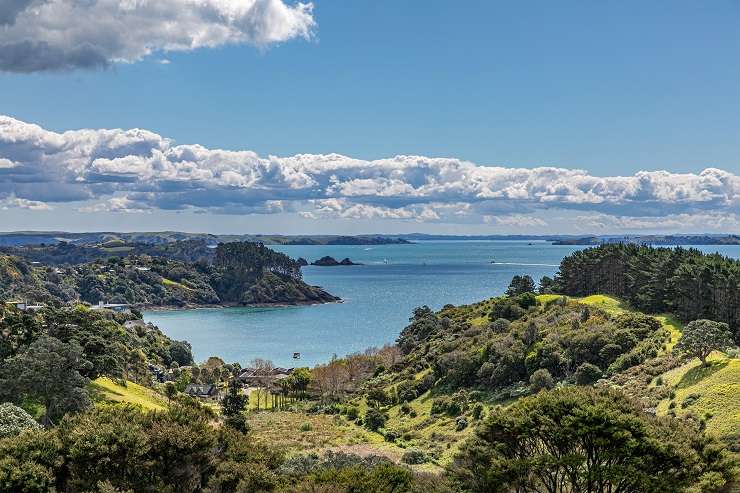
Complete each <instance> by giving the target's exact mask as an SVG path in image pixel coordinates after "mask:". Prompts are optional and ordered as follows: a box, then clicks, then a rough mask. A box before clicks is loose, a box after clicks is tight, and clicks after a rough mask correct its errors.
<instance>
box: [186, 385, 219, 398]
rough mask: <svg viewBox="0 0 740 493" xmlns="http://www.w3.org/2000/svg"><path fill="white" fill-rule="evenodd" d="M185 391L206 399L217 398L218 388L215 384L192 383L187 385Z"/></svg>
mask: <svg viewBox="0 0 740 493" xmlns="http://www.w3.org/2000/svg"><path fill="white" fill-rule="evenodd" d="M185 393H186V394H188V395H190V396H193V397H197V398H198V399H204V400H217V399H218V389H217V388H216V386H215V385H210V384H198V383H191V384H188V386H187V387H185Z"/></svg>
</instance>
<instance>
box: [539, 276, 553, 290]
mask: <svg viewBox="0 0 740 493" xmlns="http://www.w3.org/2000/svg"><path fill="white" fill-rule="evenodd" d="M554 289H555V281H553V279H552V278H551V277H549V276H543V277H542V279H540V285H539V288H538V289H537V292H539V293H540V294H550V293H554V292H555V291H554Z"/></svg>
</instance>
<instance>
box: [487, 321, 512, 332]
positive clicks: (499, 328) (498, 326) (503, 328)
mask: <svg viewBox="0 0 740 493" xmlns="http://www.w3.org/2000/svg"><path fill="white" fill-rule="evenodd" d="M510 326H511V322H509V321H508V320H506V319H505V318H497V319H496V320H494V321H493V322H491V330H492V331H494V332H498V333H501V334H503V333H505V332H508V331H509V327H510Z"/></svg>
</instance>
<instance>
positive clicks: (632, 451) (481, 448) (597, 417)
mask: <svg viewBox="0 0 740 493" xmlns="http://www.w3.org/2000/svg"><path fill="white" fill-rule="evenodd" d="M626 436H629V437H630V439H629V440H626V439H625V437H626ZM455 464H456V470H457V473H458V474H459V476H460V478H461V479H462V481H463V483H464V485H465V486H466V487H467V488H468V489H469V490H470V491H472V492H474V493H477V492H481V493H483V492H485V493H489V492H508V491H548V492H553V493H568V492H573V491H592V492H597V493H607V492H609V491H640V492H644V493H651V492H654V493H659V492H665V491H683V489H684V488H685V487H687V486H689V485H691V484H693V483H694V482H696V481H697V479H698V480H699V481H700V482H701V481H706V480H708V479H709V478H713V479H714V480H716V481H717V483H719V484H720V485H721V484H723V483H724V482H725V481H726V480H727V479H728V478H729V477H730V474H731V472H730V467H731V464H730V462H729V461H728V460H727V459H726V456H725V455H724V453H723V452H722V451H721V447H720V446H719V445H718V444H717V443H715V442H713V441H712V440H711V439H708V438H707V437H705V436H704V435H703V433H701V432H700V431H699V430H697V429H696V428H694V427H693V426H692V425H690V424H688V423H684V422H680V421H678V420H676V419H671V418H656V417H654V416H651V415H647V414H643V413H642V412H641V411H639V410H638V409H637V408H635V407H634V406H633V404H632V403H631V402H629V401H628V400H626V399H625V398H624V396H623V395H622V394H620V393H618V392H616V391H608V390H595V389H592V388H590V387H574V388H568V389H560V390H557V391H550V392H541V393H539V394H537V395H536V396H532V397H527V398H524V399H522V400H520V401H518V402H516V403H514V404H513V405H512V406H510V407H509V408H507V409H505V410H498V409H497V410H493V411H492V412H491V414H490V415H489V416H488V417H487V418H486V419H485V421H484V422H483V425H482V426H481V427H480V428H479V429H477V430H476V432H475V435H474V437H473V438H471V439H470V441H468V442H467V443H466V444H465V446H464V447H463V448H462V451H461V453H460V454H459V455H458V457H457V458H456V461H455ZM554 478H557V481H556V483H554V484H553V483H552V481H553V479H554ZM706 491H717V489H708V490H706Z"/></svg>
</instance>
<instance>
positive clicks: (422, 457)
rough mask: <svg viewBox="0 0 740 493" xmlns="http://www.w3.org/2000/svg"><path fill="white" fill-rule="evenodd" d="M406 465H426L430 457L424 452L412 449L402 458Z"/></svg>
mask: <svg viewBox="0 0 740 493" xmlns="http://www.w3.org/2000/svg"><path fill="white" fill-rule="evenodd" d="M401 462H403V463H404V464H424V463H425V462H429V457H427V454H425V453H424V452H423V451H422V450H418V449H413V448H410V449H408V450H407V451H406V452H404V453H403V455H402V456H401Z"/></svg>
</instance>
